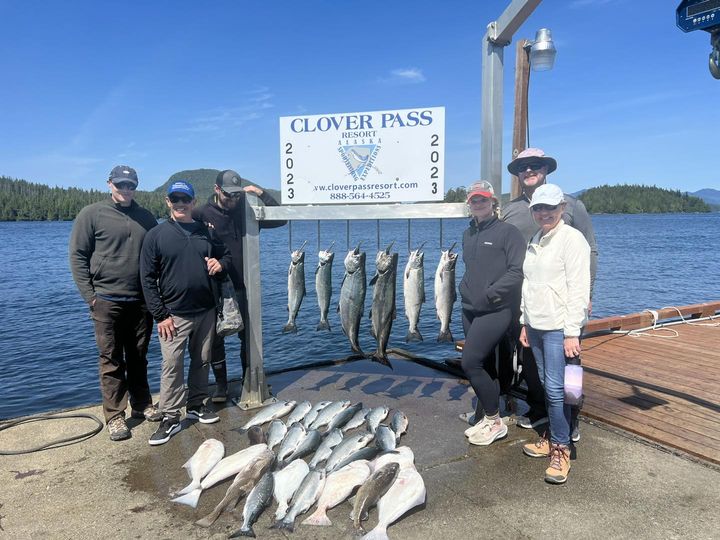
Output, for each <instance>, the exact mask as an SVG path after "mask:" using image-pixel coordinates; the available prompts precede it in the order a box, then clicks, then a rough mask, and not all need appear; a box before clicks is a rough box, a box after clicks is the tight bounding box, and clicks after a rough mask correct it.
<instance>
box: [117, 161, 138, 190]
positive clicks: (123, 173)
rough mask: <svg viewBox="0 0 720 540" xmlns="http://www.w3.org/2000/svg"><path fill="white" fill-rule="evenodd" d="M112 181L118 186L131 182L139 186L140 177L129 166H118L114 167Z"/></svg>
mask: <svg viewBox="0 0 720 540" xmlns="http://www.w3.org/2000/svg"><path fill="white" fill-rule="evenodd" d="M110 181H111V182H112V183H113V184H117V183H118V182H130V183H132V184H135V186H137V185H138V177H137V173H136V172H135V169H133V168H132V167H128V166H127V165H118V166H117V167H113V170H112V171H110Z"/></svg>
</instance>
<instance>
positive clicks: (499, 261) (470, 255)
mask: <svg viewBox="0 0 720 540" xmlns="http://www.w3.org/2000/svg"><path fill="white" fill-rule="evenodd" d="M507 168H508V171H509V172H510V173H511V174H513V175H516V176H517V177H518V181H519V182H520V185H521V188H522V194H521V195H520V196H519V197H517V198H516V199H513V200H512V201H510V203H508V204H507V206H505V207H504V208H503V209H502V215H500V214H499V211H498V210H499V204H498V199H497V197H496V196H495V193H494V191H493V187H492V185H491V184H490V183H489V182H486V181H480V182H476V183H474V184H473V185H472V186H470V187H469V188H468V191H467V203H468V206H469V209H470V214H471V216H472V220H471V222H470V226H469V227H468V229H467V230H466V231H465V233H464V235H463V260H464V262H465V275H464V276H463V278H462V281H461V283H460V295H461V304H462V322H463V328H464V331H465V344H464V346H463V353H462V368H463V371H464V372H465V374H466V375H467V377H468V379H469V381H470V384H471V385H472V387H473V390H474V391H475V394H476V396H477V406H476V409H475V411H474V412H470V413H464V414H463V415H461V419H463V420H464V421H467V422H468V423H469V424H470V427H469V428H468V429H466V431H465V435H466V436H467V437H468V440H469V442H470V443H471V444H475V445H479V446H487V445H490V444H492V443H493V442H494V441H496V440H498V439H501V438H502V437H505V436H506V435H507V433H508V428H507V425H506V424H505V422H503V419H502V418H501V413H500V396H501V394H508V393H509V390H510V387H511V385H512V380H513V376H514V374H515V369H514V368H513V357H514V355H515V352H516V345H517V343H518V342H519V344H520V347H518V348H517V352H518V353H519V354H518V355H519V356H521V358H522V373H523V376H524V378H525V381H526V383H527V387H528V400H527V401H528V405H529V407H530V408H529V411H528V413H527V414H526V415H525V416H522V417H518V418H517V425H518V426H519V427H522V428H527V429H532V428H538V427H541V426H543V425H546V424H549V429H548V430H546V431H545V434H544V435H543V436H542V437H541V438H540V439H539V440H538V441H537V442H532V443H529V444H526V445H525V446H524V447H523V452H524V454H525V455H527V456H530V457H535V458H546V459H547V460H548V465H547V468H546V470H545V480H546V481H547V482H550V483H554V484H562V483H564V482H565V481H566V480H567V478H568V473H569V470H570V447H571V443H573V442H577V441H578V440H579V439H580V431H579V425H578V423H577V408H573V409H571V407H570V406H569V405H567V404H566V403H565V392H564V376H565V365H566V364H567V363H579V361H580V352H581V350H582V349H581V345H580V335H581V333H582V328H583V326H584V325H585V323H586V321H587V319H588V317H589V315H590V311H591V308H592V304H591V294H592V284H593V282H594V278H595V271H596V268H597V246H596V243H595V234H594V232H593V228H592V224H591V221H590V217H589V216H588V213H587V210H586V209H585V207H584V205H583V204H582V202H581V201H579V200H577V199H575V198H574V197H571V196H569V195H566V194H564V193H563V191H562V189H560V187H559V186H557V185H555V184H549V183H547V182H546V178H547V175H548V174H550V173H552V172H553V171H554V170H555V169H556V168H557V162H556V160H555V159H553V158H551V157H550V156H547V155H545V153H544V152H543V151H542V150H540V149H537V148H528V149H526V150H524V151H523V152H521V153H520V154H518V156H517V157H516V158H515V159H513V160H512V161H511V162H510V163H509V164H508V167H507Z"/></svg>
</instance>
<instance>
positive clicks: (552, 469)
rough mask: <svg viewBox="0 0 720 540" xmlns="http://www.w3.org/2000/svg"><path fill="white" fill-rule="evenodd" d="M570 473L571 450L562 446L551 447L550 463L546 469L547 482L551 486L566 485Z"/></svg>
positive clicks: (554, 445)
mask: <svg viewBox="0 0 720 540" xmlns="http://www.w3.org/2000/svg"><path fill="white" fill-rule="evenodd" d="M569 472H570V448H569V447H567V446H563V445H561V444H553V445H552V446H551V447H550V463H549V465H548V468H547V469H545V481H546V482H548V483H550V484H564V483H565V482H566V481H567V477H568V473H569Z"/></svg>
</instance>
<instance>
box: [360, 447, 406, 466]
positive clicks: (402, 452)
mask: <svg viewBox="0 0 720 540" xmlns="http://www.w3.org/2000/svg"><path fill="white" fill-rule="evenodd" d="M388 463H397V464H398V465H400V470H403V469H407V468H408V467H413V468H414V467H415V454H413V451H412V450H411V449H410V447H409V446H399V447H397V448H396V449H395V451H394V452H392V453H389V454H383V455H382V456H378V457H376V458H375V459H374V460H373V461H371V462H370V468H371V469H372V470H373V471H376V470H378V469H379V468H381V467H383V466H384V465H387V464H388Z"/></svg>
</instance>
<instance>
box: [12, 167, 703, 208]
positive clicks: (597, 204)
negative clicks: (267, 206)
mask: <svg viewBox="0 0 720 540" xmlns="http://www.w3.org/2000/svg"><path fill="white" fill-rule="evenodd" d="M216 172H217V171H215V170H214V169H201V170H199V171H183V172H182V173H176V174H174V175H173V176H172V177H170V179H169V180H168V182H171V181H172V180H173V179H175V178H180V177H183V178H184V177H185V176H187V177H190V176H193V178H192V180H194V182H193V185H195V187H196V192H197V195H198V200H200V201H204V200H205V198H206V197H207V196H208V195H209V194H210V193H211V190H212V185H213V183H214V175H215V174H216ZM192 173H194V175H193V174H192ZM183 175H184V176H183ZM168 182H166V184H167V183H168ZM166 184H163V186H160V187H159V188H157V189H155V190H154V191H141V190H138V192H137V195H136V200H137V201H138V203H139V204H141V205H142V206H144V207H145V208H147V209H148V210H150V212H152V213H153V215H154V216H155V217H157V218H160V217H166V216H167V206H166V204H165V189H166ZM272 191H274V190H272ZM275 193H277V192H275ZM107 197H108V191H107V190H95V189H91V190H85V189H78V188H60V187H50V186H46V185H43V184H34V183H32V182H28V181H26V180H18V179H13V178H8V177H6V176H0V221H71V220H73V219H75V216H76V215H77V213H78V212H79V211H80V210H81V209H82V208H83V207H84V206H87V205H88V204H91V203H94V202H97V201H101V200H103V199H105V198H107ZM277 197H278V199H279V194H277ZM466 197H467V193H466V191H465V188H462V187H460V188H457V189H450V190H448V191H447V193H446V194H445V202H465V198H466ZM579 198H580V200H582V201H583V203H584V204H585V206H586V207H587V209H588V212H590V213H591V214H639V213H696V212H711V211H712V210H713V209H712V207H711V206H710V205H708V204H707V203H705V202H704V201H703V200H702V199H700V198H699V197H695V196H693V195H689V194H687V193H682V192H680V191H679V190H671V189H663V188H658V187H655V186H639V185H619V186H600V187H596V188H591V189H588V190H587V191H585V192H584V193H582V194H581V195H580V196H579ZM503 202H507V194H505V195H503Z"/></svg>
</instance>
